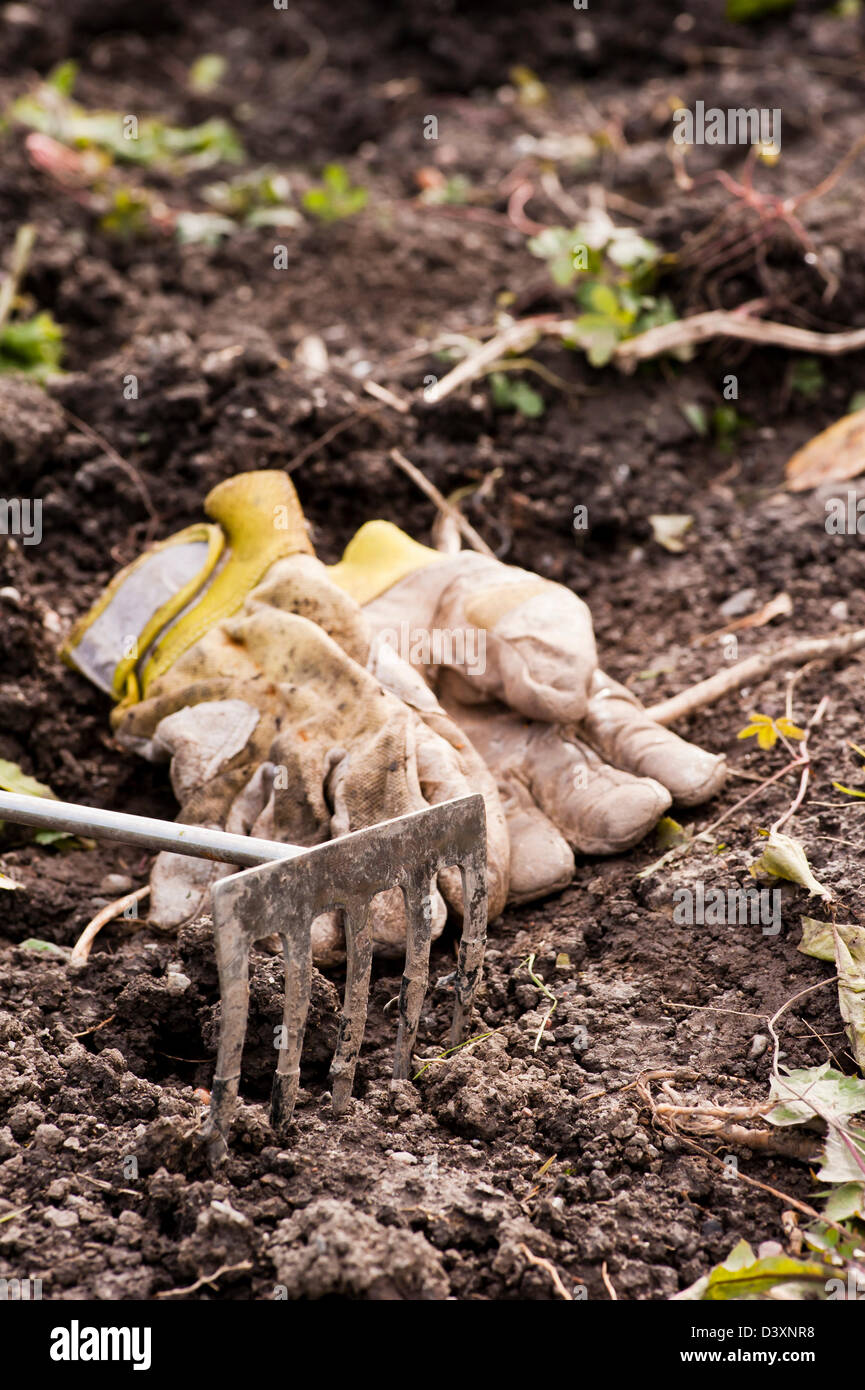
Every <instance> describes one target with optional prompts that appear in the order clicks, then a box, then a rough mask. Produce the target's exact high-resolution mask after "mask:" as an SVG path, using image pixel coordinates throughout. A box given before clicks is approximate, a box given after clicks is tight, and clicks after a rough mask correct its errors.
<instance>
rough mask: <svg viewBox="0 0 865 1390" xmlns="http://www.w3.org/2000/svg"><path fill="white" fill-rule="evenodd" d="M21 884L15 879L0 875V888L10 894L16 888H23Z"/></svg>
mask: <svg viewBox="0 0 865 1390" xmlns="http://www.w3.org/2000/svg"><path fill="white" fill-rule="evenodd" d="M23 887H24V884H23V883H18V882H17V880H16V879H14V878H10V877H9V875H8V874H4V873H0V888H7V889H8V890H9V892H10V893H12V892H14V891H15V889H16V888H23Z"/></svg>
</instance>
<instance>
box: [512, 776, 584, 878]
mask: <svg viewBox="0 0 865 1390" xmlns="http://www.w3.org/2000/svg"><path fill="white" fill-rule="evenodd" d="M499 795H500V797H501V802H502V806H503V807H504V813H505V818H506V823H507V830H508V836H509V838H510V886H509V890H508V901H509V902H512V903H529V902H533V901H534V900H535V899H536V898H545V897H547V896H548V895H549V894H550V893H558V892H561V890H562V889H563V888H567V886H568V884H569V883H570V882H571V881H572V879H573V877H574V871H575V864H574V854H573V850H572V849H571V847H570V845H569V844H568V842H567V841H566V840H565V838H564V836H563V835H561V834H560V832H559V831H558V830H557V829H556V827H555V825H554V824H553V822H552V821H551V820H550V819H549V817H548V816H545V815H544V813H543V811H542V810H541V809H540V807H539V806H537V805H536V804H535V802H534V801H533V799H532V797H531V796H530V794H529V792H528V790H527V788H526V787H524V786H523V784H522V783H521V782H519V781H517V779H516V778H514V777H507V778H503V780H502V782H501V783H500V784H499Z"/></svg>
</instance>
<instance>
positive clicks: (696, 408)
mask: <svg viewBox="0 0 865 1390" xmlns="http://www.w3.org/2000/svg"><path fill="white" fill-rule="evenodd" d="M681 411H682V414H683V415H684V417H685V419H686V420H687V422H688V424H689V425H690V426H691V429H692V430H693V431H694V433H695V434H698V435H699V436H700V438H701V439H705V437H706V435H707V434H708V433H709V421H708V419H707V417H706V410H705V407H704V406H702V405H698V404H697V403H696V401H689V402H687V403H686V404H685V405H683V406H681Z"/></svg>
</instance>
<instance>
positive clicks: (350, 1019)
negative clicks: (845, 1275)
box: [330, 897, 372, 1116]
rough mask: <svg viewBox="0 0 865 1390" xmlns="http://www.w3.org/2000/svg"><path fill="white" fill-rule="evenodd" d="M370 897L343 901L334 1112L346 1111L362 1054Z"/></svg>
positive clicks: (332, 1081)
mask: <svg viewBox="0 0 865 1390" xmlns="http://www.w3.org/2000/svg"><path fill="white" fill-rule="evenodd" d="M370 901H371V900H370V898H368V897H364V898H358V897H346V898H345V899H344V905H343V924H344V928H345V950H346V975H345V995H344V997H343V1002H342V1015H341V1017H340V1020H339V1034H338V1036H337V1040H336V1051H335V1052H334V1054H333V1062H332V1063H331V1067H330V1084H331V1091H332V1093H333V1113H334V1115H336V1116H340V1115H344V1114H345V1112H346V1110H347V1109H348V1102H349V1099H350V1097H351V1091H352V1087H353V1085H354V1073H355V1068H356V1067H357V1059H358V1054H359V1053H360V1049H361V1044H362V1043H363V1034H364V1029H365V1028H366V1015H367V1005H368V1002H369V977H370V970H371V968H372V937H371V934H370V930H369V908H370Z"/></svg>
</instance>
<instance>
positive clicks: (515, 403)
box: [490, 372, 546, 419]
mask: <svg viewBox="0 0 865 1390" xmlns="http://www.w3.org/2000/svg"><path fill="white" fill-rule="evenodd" d="M490 385H491V387H492V393H493V404H494V405H495V407H496V409H497V410H516V411H518V412H519V414H520V415H525V416H526V417H527V418H528V419H536V418H537V417H538V416H539V415H543V413H544V411H545V409H546V405H545V403H544V398H543V396H542V395H540V394H539V393H538V392H537V391H535V390H533V388H532V387H531V386H529V384H528V382H527V381H521V380H519V379H518V378H515V377H509V376H508V373H507V372H492V373H491V374H490Z"/></svg>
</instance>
